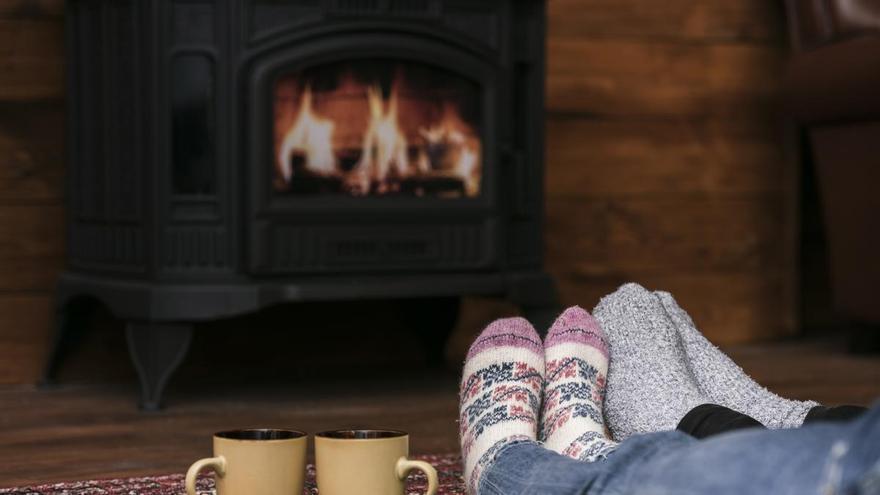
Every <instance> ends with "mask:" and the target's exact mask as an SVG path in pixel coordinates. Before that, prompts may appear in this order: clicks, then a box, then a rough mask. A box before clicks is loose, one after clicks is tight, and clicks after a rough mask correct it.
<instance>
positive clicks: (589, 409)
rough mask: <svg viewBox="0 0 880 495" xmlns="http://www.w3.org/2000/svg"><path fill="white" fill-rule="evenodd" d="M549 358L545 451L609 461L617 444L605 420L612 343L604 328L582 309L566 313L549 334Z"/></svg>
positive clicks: (543, 422) (546, 349) (542, 429)
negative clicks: (609, 347) (603, 416)
mask: <svg viewBox="0 0 880 495" xmlns="http://www.w3.org/2000/svg"><path fill="white" fill-rule="evenodd" d="M544 359H545V361H546V368H547V373H546V380H545V384H544V405H543V407H542V410H541V426H540V428H539V430H540V435H541V439H542V440H543V441H544V447H546V448H548V449H550V450H553V451H555V452H558V453H560V454H562V455H565V456H568V457H571V458H573V459H577V460H581V461H587V462H593V461H595V460H597V459H600V458H604V457H605V456H606V455H608V454H609V453H611V451H612V450H614V448H615V447H616V446H617V444H616V443H615V442H614V441H612V440H611V439H610V436H609V435H608V434H607V433H606V431H605V421H604V420H603V419H602V405H603V402H604V401H605V377H606V375H607V374H608V344H607V342H606V341H605V334H604V333H603V332H602V329H601V328H599V324H598V323H596V320H594V319H593V317H592V316H590V314H589V313H587V312H586V311H584V310H583V309H581V308H579V307H577V306H572V307H570V308H568V309H566V310H565V312H563V313H562V314H561V315H560V316H559V318H557V319H556V322H555V323H554V324H553V326H551V327H550V331H549V332H548V333H547V338H546V339H545V340H544Z"/></svg>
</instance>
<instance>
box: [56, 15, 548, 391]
mask: <svg viewBox="0 0 880 495" xmlns="http://www.w3.org/2000/svg"><path fill="white" fill-rule="evenodd" d="M67 23H68V29H67V36H68V40H67V41H68V47H69V51H70V53H69V65H68V109H69V119H70V120H69V130H68V134H69V146H68V157H69V171H68V176H69V183H70V190H69V203H68V229H69V235H68V239H69V242H68V254H67V259H68V267H67V269H66V271H65V272H64V273H63V274H62V276H61V279H60V283H59V289H58V302H57V308H58V328H57V338H56V343H55V347H54V350H53V352H52V356H51V359H50V362H49V363H48V365H47V368H46V379H47V380H51V379H52V377H53V376H54V375H55V372H56V371H57V368H58V366H59V363H60V361H61V359H62V357H63V355H64V353H65V352H66V349H67V348H68V347H69V342H70V340H71V336H72V335H74V334H75V332H76V331H77V328H78V327H79V326H81V325H82V314H83V309H82V308H83V307H85V306H87V305H88V304H89V303H94V302H99V303H101V304H103V305H106V307H107V308H109V310H110V311H111V312H113V313H114V314H115V315H117V316H118V317H120V318H122V319H124V320H126V321H127V322H128V325H127V337H128V341H129V348H130V351H131V357H132V360H133V362H134V364H135V366H136V368H137V370H138V373H139V376H140V379H141V384H142V406H143V407H145V408H156V407H158V406H159V404H160V399H161V394H162V390H163V388H164V385H165V383H166V381H167V380H168V378H169V376H170V374H171V373H172V372H173V370H174V368H175V367H176V366H177V364H179V362H180V361H181V359H182V358H183V356H184V354H185V352H186V349H187V346H188V344H189V341H190V336H191V325H192V323H193V322H196V321H203V320H211V319H218V318H224V317H228V316H232V315H237V314H241V313H245V312H251V311H256V310H259V309H260V308H262V307H265V306H267V305H271V304H277V303H281V302H286V301H311V300H343V299H352V298H384V297H410V298H419V297H459V296H463V295H470V294H474V295H476V294H480V295H498V296H505V297H508V298H510V299H511V300H512V301H514V302H515V303H517V304H519V305H521V306H522V307H523V309H524V310H525V312H526V315H527V316H529V317H530V318H532V319H534V320H537V322H538V323H539V324H541V325H544V324H545V323H546V320H548V319H549V317H551V316H552V315H553V310H554V309H555V303H556V292H555V288H554V284H553V282H552V280H551V279H550V277H548V275H547V274H546V273H545V272H544V270H543V268H542V233H541V224H542V215H543V193H542V187H543V164H542V155H543V125H544V119H543V94H544V2H543V0H526V1H522V0H235V1H233V0H148V1H141V0H68V2H67Z"/></svg>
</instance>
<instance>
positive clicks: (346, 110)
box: [275, 71, 482, 197]
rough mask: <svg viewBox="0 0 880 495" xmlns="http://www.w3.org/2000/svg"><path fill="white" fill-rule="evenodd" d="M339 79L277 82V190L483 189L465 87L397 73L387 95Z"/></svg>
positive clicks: (459, 192) (453, 192)
mask: <svg viewBox="0 0 880 495" xmlns="http://www.w3.org/2000/svg"><path fill="white" fill-rule="evenodd" d="M335 76H336V81H337V82H336V84H333V85H331V88H330V89H326V86H327V84H326V82H325V83H324V87H323V88H324V89H320V90H316V89H313V88H314V87H315V86H313V85H311V84H309V83H303V82H302V81H300V79H302V78H301V77H299V75H293V76H288V77H287V78H283V79H281V80H279V83H277V84H276V94H275V98H276V108H275V133H276V152H277V155H276V156H277V164H276V180H275V189H276V190H277V191H279V192H293V193H297V194H302V193H306V194H308V193H342V194H349V195H384V194H408V195H413V196H426V195H434V196H439V197H474V196H478V195H479V194H480V180H481V163H480V161H481V156H482V152H481V141H480V138H479V135H478V133H477V132H476V131H475V127H474V125H473V124H472V123H470V122H469V121H468V120H467V119H465V118H464V117H463V116H462V114H461V108H460V106H461V105H462V104H463V103H462V102H461V100H462V97H461V96H460V95H461V93H462V92H463V91H462V90H461V89H457V90H456V89H453V90H450V89H449V88H448V86H449V85H446V84H443V83H442V82H441V83H436V82H433V79H431V78H423V79H424V80H426V81H428V83H425V82H422V83H421V84H415V83H413V82H412V81H410V80H408V79H407V78H406V77H403V76H402V72H401V71H397V72H396V76H395V77H394V80H393V82H392V83H391V84H390V90H389V91H388V94H387V96H385V95H383V90H382V87H381V86H380V85H379V84H378V83H376V82H370V81H369V80H367V81H364V79H365V78H364V77H363V76H362V77H360V78H358V77H356V76H357V75H356V74H353V73H351V72H345V71H339V73H338V74H336V75H335ZM453 86H454V85H453ZM471 96H473V95H471ZM466 101H471V100H466ZM472 106H474V105H473V104H472ZM470 110H471V111H474V110H475V109H474V108H470ZM472 118H473V117H472Z"/></svg>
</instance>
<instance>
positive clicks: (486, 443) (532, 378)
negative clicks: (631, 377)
mask: <svg viewBox="0 0 880 495" xmlns="http://www.w3.org/2000/svg"><path fill="white" fill-rule="evenodd" d="M607 373H608V343H607V341H606V338H605V335H604V333H603V332H602V329H601V328H600V327H599V325H598V323H597V322H596V320H595V319H593V317H592V316H590V315H589V313H587V312H586V311H584V310H583V309H581V308H579V307H576V306H575V307H572V308H569V309H567V310H565V312H563V313H562V315H560V316H559V318H558V319H557V320H556V322H555V323H554V324H553V326H551V327H550V330H549V331H548V332H547V338H546V339H545V340H544V341H543V342H541V337H540V336H539V335H538V333H537V332H536V331H535V329H534V328H533V327H532V325H531V324H530V323H529V322H528V321H526V320H525V319H523V318H505V319H501V320H497V321H495V322H493V323H492V324H490V325H489V326H488V327H486V329H485V330H483V332H482V333H481V334H480V335H479V337H477V339H476V340H475V341H474V343H473V344H472V345H471V348H470V350H469V351H468V355H467V360H466V362H465V366H464V374H463V377H462V382H461V396H460V400H461V411H460V417H459V427H460V433H461V443H462V457H463V459H464V464H465V466H464V468H465V480H466V482H467V485H468V490H469V492H470V493H476V492H477V486H478V484H479V480H480V477H481V475H482V473H483V471H484V470H485V469H486V467H488V466H489V465H490V464H491V463H492V462H493V461H494V460H495V457H496V456H497V454H498V452H499V451H500V450H501V449H502V448H503V447H506V446H508V445H511V444H513V443H516V442H522V441H535V440H540V441H542V442H543V443H544V446H545V447H546V448H548V449H551V450H553V451H555V452H558V453H560V454H563V455H566V456H568V457H572V458H574V459H579V460H583V461H587V462H591V461H594V460H596V459H597V458H600V457H602V456H604V455H607V454H608V453H609V452H611V451H612V450H613V449H614V446H615V445H616V444H615V443H614V442H613V441H612V440H611V438H610V435H609V434H608V433H607V431H606V429H605V424H604V420H603V410H602V405H603V402H604V399H605V383H606V376H607Z"/></svg>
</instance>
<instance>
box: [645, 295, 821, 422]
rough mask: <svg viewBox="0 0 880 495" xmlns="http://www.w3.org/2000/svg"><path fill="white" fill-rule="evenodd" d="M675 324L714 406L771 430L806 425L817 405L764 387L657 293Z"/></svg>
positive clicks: (698, 380)
mask: <svg viewBox="0 0 880 495" xmlns="http://www.w3.org/2000/svg"><path fill="white" fill-rule="evenodd" d="M654 294H655V295H656V296H657V298H658V299H659V300H660V302H661V304H663V307H664V308H665V310H666V312H667V314H669V317H670V318H671V319H672V321H673V323H674V324H675V327H676V329H677V330H678V334H679V336H680V337H681V341H682V343H683V345H684V350H685V353H686V356H687V359H688V361H689V362H690V368H691V370H692V371H693V373H694V376H695V377H696V379H697V382H698V383H699V384H700V388H702V389H703V390H704V391H705V392H706V394H707V395H708V396H709V398H710V399H712V402H713V403H715V404H720V405H722V406H725V407H728V408H730V409H733V410H735V411H739V412H741V413H743V414H746V415H748V416H751V417H753V418H755V419H757V420H758V421H760V422H761V423H762V424H764V426H766V427H768V428H795V427H798V426H800V425H801V424H803V422H804V418H805V417H806V416H807V413H809V412H810V409H812V408H813V407H815V406H817V405H819V404H818V403H817V402H812V401H808V402H801V401H795V400H788V399H784V398H782V397H780V396H778V395H776V394H774V393H773V392H771V391H769V390H767V389H766V388H764V387H762V386H761V385H759V384H758V383H756V382H755V381H754V380H752V379H751V378H750V377H749V375H747V374H746V372H745V371H743V369H742V368H740V367H739V366H737V364H736V363H734V362H733V361H732V360H731V359H730V358H729V357H727V355H725V354H724V353H723V352H721V350H720V349H718V348H717V347H715V346H714V345H713V344H712V343H711V342H709V341H708V340H707V339H706V337H704V336H703V334H701V333H700V331H699V330H697V327H696V326H695V325H694V322H693V320H691V317H690V316H689V315H688V314H687V312H685V310H683V309H681V307H680V306H679V305H678V303H676V302H675V298H673V297H672V294H670V293H668V292H655V293H654Z"/></svg>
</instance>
